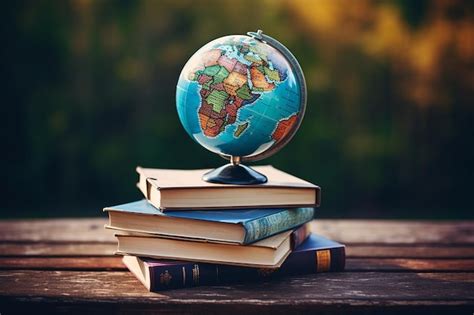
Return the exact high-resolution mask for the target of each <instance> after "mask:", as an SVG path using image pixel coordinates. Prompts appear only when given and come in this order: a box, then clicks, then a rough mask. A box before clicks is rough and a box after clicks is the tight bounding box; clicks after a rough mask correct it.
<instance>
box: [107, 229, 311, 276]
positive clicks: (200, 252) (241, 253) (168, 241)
mask: <svg viewBox="0 0 474 315" xmlns="http://www.w3.org/2000/svg"><path fill="white" fill-rule="evenodd" d="M309 234H310V227H309V223H306V224H305V225H303V226H301V227H299V228H297V229H295V230H294V231H287V232H283V233H280V234H277V235H274V236H271V237H269V238H266V239H264V240H261V241H258V242H256V243H253V244H250V245H239V244H235V243H234V244H233V243H213V242H207V241H197V240H186V239H179V238H164V237H153V236H149V235H143V234H141V235H133V234H117V235H116V237H117V239H118V249H117V253H118V254H122V255H133V256H143V257H153V258H163V259H179V260H189V261H201V262H210V263H218V264H227V265H238V266H249V267H265V268H278V267H280V266H281V264H282V263H283V262H284V261H285V259H286V258H287V257H288V255H289V254H290V252H291V250H292V249H293V248H296V247H297V246H298V245H299V244H301V243H302V242H303V241H304V240H305V239H306V238H307V237H308V236H309Z"/></svg>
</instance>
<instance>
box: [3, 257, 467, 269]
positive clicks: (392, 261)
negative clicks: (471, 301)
mask: <svg viewBox="0 0 474 315" xmlns="http://www.w3.org/2000/svg"><path fill="white" fill-rule="evenodd" d="M121 259H122V258H121V257H120V256H115V257H0V269H4V270H61V271H65V270H87V271H94V270H96V271H104V270H118V271H126V270H127V268H126V267H125V265H123V264H122V261H121ZM346 271H359V272H361V271H364V272H365V271H384V272H390V271H392V272H398V271H406V272H409V271H413V272H446V271H461V272H466V271H469V272H471V271H472V272H474V259H399V258H348V259H347V261H346Z"/></svg>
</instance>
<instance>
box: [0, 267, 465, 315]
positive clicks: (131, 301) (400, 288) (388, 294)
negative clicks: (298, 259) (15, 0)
mask: <svg viewBox="0 0 474 315" xmlns="http://www.w3.org/2000/svg"><path fill="white" fill-rule="evenodd" d="M31 279H34V281H32V280H31ZM282 292H284V294H282ZM29 303H32V304H33V305H34V306H40V307H44V306H45V305H46V306H47V305H50V306H51V305H54V304H56V305H69V307H72V304H75V305H79V306H80V305H88V303H95V305H97V303H106V304H108V305H110V306H111V307H112V309H113V307H124V308H127V306H128V307H130V308H133V309H135V310H140V309H142V308H143V309H142V310H144V309H146V308H147V309H149V308H150V307H151V306H154V308H152V309H154V310H160V311H163V310H174V311H183V312H190V311H191V310H193V311H196V310H198V309H202V308H203V309H202V310H205V309H207V310H211V311H212V310H213V312H216V311H218V310H219V311H222V310H227V309H229V310H232V309H234V311H235V310H236V309H237V310H239V311H241V312H246V311H249V312H250V311H252V312H254V311H255V310H272V309H273V308H272V306H280V308H281V309H284V310H286V311H289V310H293V311H294V310H299V311H313V312H314V311H317V310H326V311H330V310H335V311H339V312H341V311H342V310H345V311H346V312H347V311H349V310H350V311H354V310H358V309H357V307H362V306H363V308H364V309H366V310H369V309H370V310H371V311H375V310H379V311H381V310H391V311H394V309H395V310H398V311H399V310H400V309H399V308H397V307H400V306H404V307H405V306H409V307H410V308H409V309H410V310H412V311H415V310H418V311H421V310H422V311H428V310H437V309H438V310H439V309H442V310H443V311H448V310H450V311H460V310H463V311H466V310H469V311H470V312H471V311H472V308H473V307H474V273H465V272H462V273H413V272H410V273H405V272H397V273H383V272H342V273H326V274H317V275H309V276H302V277H291V278H285V279H277V280H273V281H268V282H262V283H253V284H252V285H251V286H249V285H248V284H239V285H232V286H217V287H198V288H192V289H186V290H172V291H165V292H162V293H159V294H158V293H150V292H147V291H146V290H145V288H144V287H143V286H142V285H141V283H140V282H138V280H136V279H135V278H134V277H133V276H132V275H131V274H130V273H129V272H120V271H117V272H80V271H0V309H2V310H3V309H6V308H7V307H8V308H11V307H19V308H22V307H23V308H24V307H28V304H29ZM38 303H40V304H38ZM104 305H105V304H104ZM104 305H103V306H104ZM195 306H196V307H195ZM231 306H232V307H231ZM233 306H235V307H237V308H233ZM283 306H286V307H290V306H291V308H286V309H285V308H284V307H283ZM434 306H436V308H434ZM282 307H283V308H282ZM392 307H394V308H392ZM449 314H451V312H449Z"/></svg>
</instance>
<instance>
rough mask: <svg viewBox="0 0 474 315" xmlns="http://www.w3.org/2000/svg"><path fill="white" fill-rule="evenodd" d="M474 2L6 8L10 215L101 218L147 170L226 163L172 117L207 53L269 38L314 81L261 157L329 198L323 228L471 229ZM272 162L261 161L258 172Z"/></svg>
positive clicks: (130, 194)
mask: <svg viewBox="0 0 474 315" xmlns="http://www.w3.org/2000/svg"><path fill="white" fill-rule="evenodd" d="M473 9H474V6H473V2H472V1H455V0H452V1H436V0H433V1H424V0H417V1H411V0H406V1H364V0H358V1H334V0H328V1H322V0H320V1H302V0H291V1H290V0H288V1H273V0H272V1H253V0H252V1H235V0H232V1H181V0H180V1H178V0H171V1H83V0H82V1H43V0H33V1H7V2H5V3H3V4H2V13H1V17H2V18H1V20H0V23H1V25H2V27H1V29H2V45H1V54H2V56H1V60H2V61H1V64H2V66H1V67H2V72H1V73H2V97H1V108H2V117H3V118H2V124H1V126H2V129H3V130H2V136H3V137H4V138H5V145H4V146H3V148H4V149H3V150H2V151H3V153H2V154H1V155H2V161H3V163H2V174H3V176H2V187H3V188H2V196H3V198H2V204H3V206H2V211H1V212H0V216H2V217H51V216H68V217H70V216H91V215H102V213H101V209H102V207H104V206H108V205H113V204H118V203H122V202H127V201H132V200H135V199H138V198H141V195H140V193H139V192H138V190H137V189H136V187H135V182H136V180H137V175H136V174H135V167H136V166H137V165H141V166H148V167H160V168H207V167H216V166H219V165H221V164H223V163H224V160H222V159H221V158H219V157H217V156H215V155H214V154H212V153H210V152H207V151H206V150H205V149H203V148H201V147H200V146H199V145H197V144H196V143H194V142H193V141H192V140H191V138H189V137H188V136H187V134H186V133H185V131H184V129H183V128H182V127H181V125H180V122H179V120H178V116H177V113H176V109H175V86H176V82H177V79H178V75H179V73H180V71H181V68H182V66H183V65H184V64H185V63H186V61H187V59H188V58H189V57H190V56H191V55H192V54H193V52H194V51H196V50H197V49H198V48H200V47H201V46H202V45H204V44H205V43H207V42H209V41H211V40H213V39H215V38H217V37H220V36H224V35H229V34H245V33H246V32H247V31H252V30H257V29H263V30H264V32H265V33H267V34H269V35H270V36H273V37H275V38H277V39H278V40H279V41H281V42H282V43H284V44H285V45H286V46H287V47H288V48H289V49H290V50H291V51H292V52H293V53H294V54H295V55H296V57H297V58H298V60H299V61H300V63H301V66H302V68H303V69H304V72H305V75H306V80H307V84H308V89H309V91H308V107H307V113H306V116H305V119H304V120H303V123H302V125H301V128H300V130H299V132H298V133H297V134H296V136H295V138H294V139H293V141H292V142H291V143H290V144H289V145H288V146H287V147H285V148H284V149H283V150H282V151H280V152H279V153H278V154H276V155H275V156H273V157H271V158H269V159H267V160H265V161H262V163H263V164H273V165H274V166H276V167H278V168H281V169H283V170H285V171H288V172H292V173H294V174H295V175H297V176H300V177H302V178H304V179H307V180H309V181H312V182H315V183H317V184H319V185H321V186H322V188H323V203H322V207H321V211H320V215H319V216H320V217H336V218H355V217H360V218H426V219H437V218H452V219H462V218H473V217H474V216H473V213H474V212H473V206H474V202H473V200H474V198H473V192H472V191H473V189H474V185H473V175H474V166H473V164H474V149H473V145H474V141H473V136H474V126H473V125H474V103H473V101H474V99H473V87H474V71H473V70H474V69H473V65H474V44H473V38H474V33H473V31H474V23H473V17H474V14H473V12H474V10H473ZM262 163H261V164H262Z"/></svg>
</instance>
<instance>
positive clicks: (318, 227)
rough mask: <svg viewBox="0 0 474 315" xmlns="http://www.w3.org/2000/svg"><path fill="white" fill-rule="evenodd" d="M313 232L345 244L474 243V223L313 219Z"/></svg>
mask: <svg viewBox="0 0 474 315" xmlns="http://www.w3.org/2000/svg"><path fill="white" fill-rule="evenodd" d="M312 229H313V231H315V232H316V233H319V234H321V235H324V236H327V237H329V238H331V239H334V240H339V241H341V242H343V243H346V244H353V243H357V244H367V243H369V244H415V243H416V244H438V245H442V244H446V245H448V244H458V245H472V244H474V221H439V222H438V221H413V220H410V221H408V220H314V221H313V222H312Z"/></svg>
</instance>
